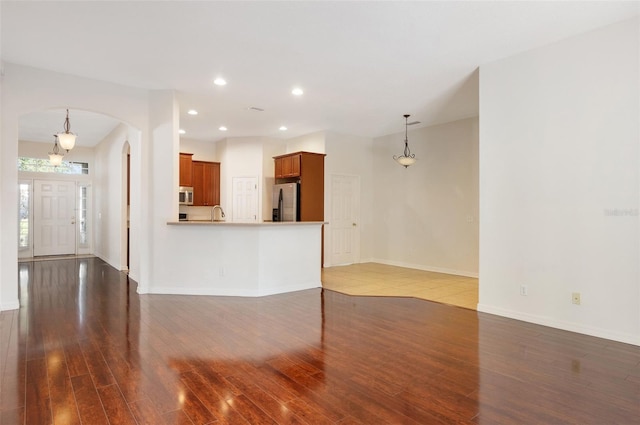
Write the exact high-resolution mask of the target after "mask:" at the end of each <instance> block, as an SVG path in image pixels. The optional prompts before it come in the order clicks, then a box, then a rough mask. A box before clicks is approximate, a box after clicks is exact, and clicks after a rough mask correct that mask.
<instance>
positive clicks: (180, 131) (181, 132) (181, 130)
mask: <svg viewBox="0 0 640 425" xmlns="http://www.w3.org/2000/svg"><path fill="white" fill-rule="evenodd" d="M178 133H179V134H185V133H186V131H184V130H183V129H180V130H178Z"/></svg>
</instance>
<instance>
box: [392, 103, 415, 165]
mask: <svg viewBox="0 0 640 425" xmlns="http://www.w3.org/2000/svg"><path fill="white" fill-rule="evenodd" d="M410 116H411V115H405V116H404V152H403V154H402V155H399V156H396V155H394V156H393V159H395V161H396V162H397V163H398V164H400V165H402V166H403V167H404V168H407V167H408V166H409V165H413V164H414V163H415V162H416V155H415V154H412V153H411V151H410V150H409V139H408V138H407V129H408V127H409V122H408V119H409V117H410Z"/></svg>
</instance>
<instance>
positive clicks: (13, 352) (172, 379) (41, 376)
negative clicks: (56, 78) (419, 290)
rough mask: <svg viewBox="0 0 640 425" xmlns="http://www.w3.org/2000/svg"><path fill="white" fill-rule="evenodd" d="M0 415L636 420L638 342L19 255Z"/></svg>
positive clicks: (229, 420)
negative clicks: (187, 282) (146, 286)
mask: <svg viewBox="0 0 640 425" xmlns="http://www.w3.org/2000/svg"><path fill="white" fill-rule="evenodd" d="M19 282H20V297H21V298H20V302H21V309H20V310H16V311H7V312H3V313H1V314H0V347H1V350H0V373H1V375H0V376H1V378H2V381H1V385H0V391H1V392H0V423H1V424H2V425H10V424H29V425H40V424H50V423H55V424H65V425H66V424H90V425H96V424H153V425H158V424H215V423H219V424H247V423H248V424H338V423H339V424H439V423H443V424H451V423H459V424H638V423H640V347H635V346H631V345H625V344H620V343H615V342H611V341H607V340H603V339H598V338H592V337H587V336H583V335H578V334H573V333H570V332H563V331H559V330H555V329H550V328H545V327H542V326H536V325H531V324H527V323H523V322H518V321H514V320H509V319H504V318H500V317H496V316H491V315H486V314H482V313H477V312H475V311H472V310H467V309H463V308H457V307H451V306H447V305H443V304H438V303H434V302H429V301H424V300H418V299H412V298H386V297H358V296H349V295H343V294H340V293H337V292H331V291H328V290H324V291H323V290H320V289H318V290H308V291H301V292H295V293H291V294H286V295H277V296H270V297H264V298H234V297H205V296H203V297H195V296H171V295H143V296H139V295H137V294H136V292H135V290H136V284H135V282H133V281H130V280H128V277H127V276H126V275H125V274H122V273H120V272H118V271H116V270H114V269H113V268H111V267H109V266H108V265H106V264H105V263H103V262H102V261H101V260H99V259H95V258H90V259H86V258H85V259H77V260H59V261H42V262H29V263H21V264H20V266H19Z"/></svg>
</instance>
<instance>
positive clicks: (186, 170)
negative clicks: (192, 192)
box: [180, 152, 193, 187]
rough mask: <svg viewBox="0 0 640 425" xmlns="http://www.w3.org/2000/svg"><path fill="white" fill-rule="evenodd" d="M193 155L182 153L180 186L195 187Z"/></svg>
mask: <svg viewBox="0 0 640 425" xmlns="http://www.w3.org/2000/svg"><path fill="white" fill-rule="evenodd" d="M192 160H193V154H192V153H182V152H180V186H188V187H191V186H193V161H192Z"/></svg>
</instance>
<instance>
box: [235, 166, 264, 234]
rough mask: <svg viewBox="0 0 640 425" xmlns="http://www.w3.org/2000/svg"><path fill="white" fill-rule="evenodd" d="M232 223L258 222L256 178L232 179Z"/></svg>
mask: <svg viewBox="0 0 640 425" xmlns="http://www.w3.org/2000/svg"><path fill="white" fill-rule="evenodd" d="M232 197H233V210H232V217H233V221H237V222H244V223H251V222H255V221H258V178H257V177H233V192H232Z"/></svg>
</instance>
